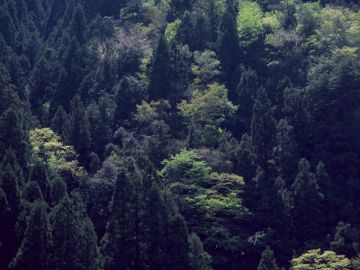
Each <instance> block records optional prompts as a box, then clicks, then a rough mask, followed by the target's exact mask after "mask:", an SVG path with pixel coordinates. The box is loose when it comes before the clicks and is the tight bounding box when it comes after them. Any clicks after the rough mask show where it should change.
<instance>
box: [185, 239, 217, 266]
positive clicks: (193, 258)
mask: <svg viewBox="0 0 360 270" xmlns="http://www.w3.org/2000/svg"><path fill="white" fill-rule="evenodd" d="M189 262H190V269H191V270H211V269H212V268H211V266H210V263H211V256H210V255H209V254H208V253H207V252H206V251H205V250H204V248H203V244H202V242H201V240H200V238H199V237H198V236H197V235H196V234H194V233H192V234H190V235H189Z"/></svg>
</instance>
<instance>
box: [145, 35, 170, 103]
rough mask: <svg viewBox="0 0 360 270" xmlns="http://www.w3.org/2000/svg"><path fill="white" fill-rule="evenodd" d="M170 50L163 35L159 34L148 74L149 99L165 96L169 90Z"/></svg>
mask: <svg viewBox="0 0 360 270" xmlns="http://www.w3.org/2000/svg"><path fill="white" fill-rule="evenodd" d="M169 70H170V50H169V45H168V44H167V41H166V39H165V37H164V36H160V38H159V42H158V45H157V48H156V51H155V53H154V56H153V59H152V63H151V67H150V74H149V88H148V94H149V97H150V99H152V100H157V99H161V98H165V99H166V98H167V96H168V95H169V91H170V81H169Z"/></svg>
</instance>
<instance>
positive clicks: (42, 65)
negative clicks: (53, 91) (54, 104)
mask: <svg viewBox="0 0 360 270" xmlns="http://www.w3.org/2000/svg"><path fill="white" fill-rule="evenodd" d="M50 76H51V74H50V65H49V62H47V60H46V59H45V57H41V58H40V60H39V61H38V62H37V63H36V65H35V67H34V69H33V71H32V72H31V75H30V80H29V81H30V82H31V85H30V90H31V95H30V104H31V110H32V112H34V114H35V115H36V116H37V117H38V119H39V120H40V121H44V120H46V119H45V117H46V112H45V110H44V106H43V105H44V102H45V99H46V98H48V97H49V95H50V93H49V90H50V88H49V85H50V83H51V77H50Z"/></svg>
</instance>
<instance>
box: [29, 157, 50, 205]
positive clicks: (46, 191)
mask: <svg viewBox="0 0 360 270" xmlns="http://www.w3.org/2000/svg"><path fill="white" fill-rule="evenodd" d="M30 181H34V182H35V183H37V184H38V185H39V187H40V189H41V193H42V194H43V196H44V199H45V201H46V202H49V201H50V183H49V176H48V169H47V168H46V166H45V164H44V162H42V161H40V160H36V161H35V164H34V165H33V166H32V167H31V170H30Z"/></svg>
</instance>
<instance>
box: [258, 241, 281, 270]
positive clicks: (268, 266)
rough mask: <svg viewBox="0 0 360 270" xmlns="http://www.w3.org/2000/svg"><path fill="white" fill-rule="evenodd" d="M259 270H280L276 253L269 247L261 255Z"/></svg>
mask: <svg viewBox="0 0 360 270" xmlns="http://www.w3.org/2000/svg"><path fill="white" fill-rule="evenodd" d="M257 270H280V268H279V266H278V265H277V264H276V260H275V258H274V253H273V251H272V250H271V249H270V248H269V247H266V248H265V250H264V251H263V253H262V254H261V259H260V262H259V265H258V267H257Z"/></svg>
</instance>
